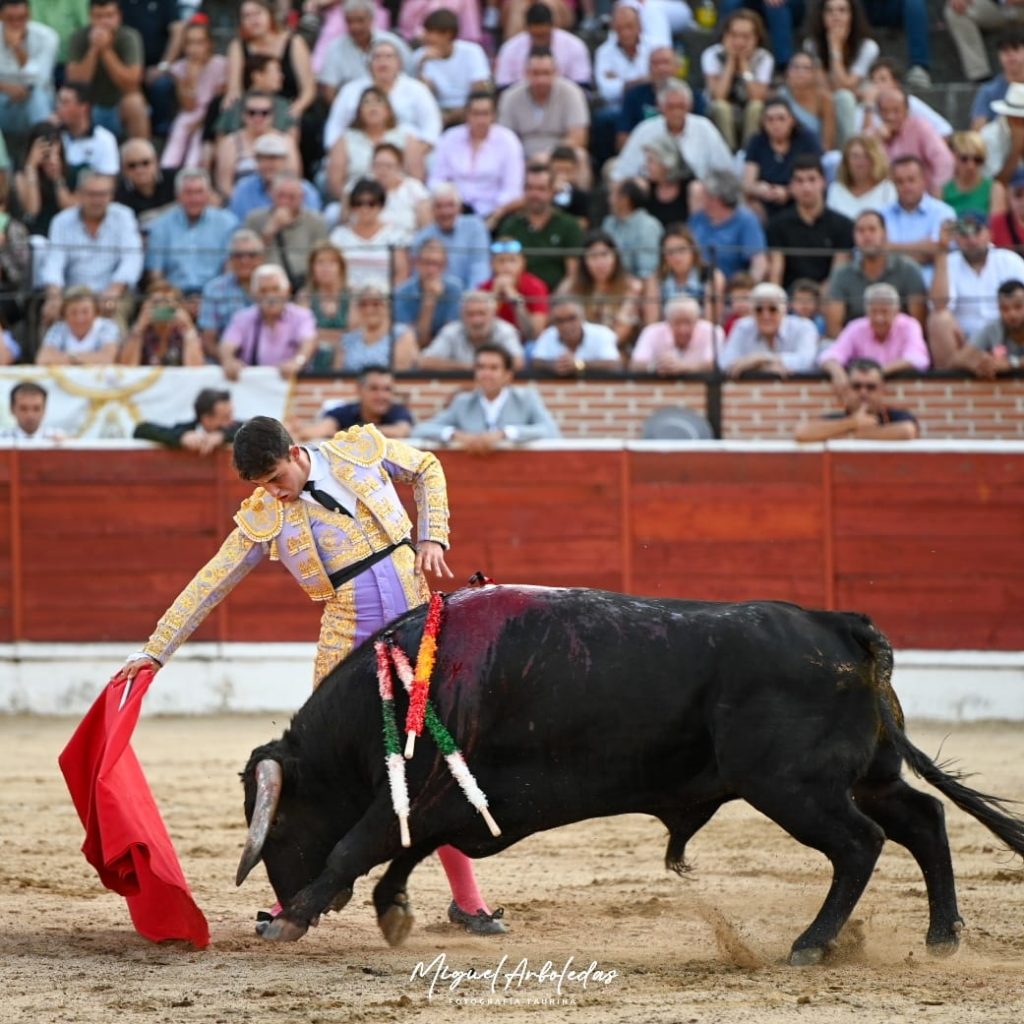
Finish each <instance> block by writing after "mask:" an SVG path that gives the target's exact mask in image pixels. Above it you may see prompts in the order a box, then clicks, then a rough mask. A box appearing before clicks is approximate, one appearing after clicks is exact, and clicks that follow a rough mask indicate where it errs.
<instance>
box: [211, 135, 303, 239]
mask: <svg viewBox="0 0 1024 1024" xmlns="http://www.w3.org/2000/svg"><path fill="white" fill-rule="evenodd" d="M293 145H294V144H293V143H291V141H290V140H289V139H288V138H287V137H286V136H284V135H282V134H280V133H279V132H267V134H266V135H261V136H260V137H259V138H258V139H257V140H256V144H255V145H254V146H253V148H252V151H253V154H254V155H255V157H256V170H255V171H254V172H253V173H252V174H246V175H245V176H244V177H242V178H239V179H238V181H237V182H236V184H235V189H234V191H233V192H232V193H231V203H230V207H229V209H230V210H231V212H232V213H233V214H234V215H235V216H236V217H237V218H238V219H239V220H240V221H242V222H243V223H244V222H245V219H246V217H248V216H249V214H250V213H252V212H253V210H260V209H263V208H265V207H271V206H273V205H274V203H273V199H272V198H271V194H270V193H271V190H272V188H273V184H274V179H275V178H278V177H280V176H281V175H282V174H283V173H284V172H285V171H287V170H289V167H288V158H289V156H291V155H292V150H291V148H290V147H292V146H293ZM301 180H302V205H303V208H304V209H307V210H316V211H319V210H320V209H321V208H322V206H323V203H322V201H321V199H320V193H319V192H317V190H316V189H315V188H314V187H313V186H312V185H311V184H310V183H309V182H308V181H306V180H305V178H303V179H301Z"/></svg>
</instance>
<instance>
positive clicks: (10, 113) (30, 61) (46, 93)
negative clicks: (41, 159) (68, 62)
mask: <svg viewBox="0 0 1024 1024" xmlns="http://www.w3.org/2000/svg"><path fill="white" fill-rule="evenodd" d="M36 2H37V3H38V2H39V0H36ZM29 18H30V10H29V0H5V2H4V4H3V6H2V7H0V23H2V24H3V31H2V32H0V79H2V80H0V131H2V132H5V133H7V134H11V133H14V134H16V135H27V134H28V133H29V131H30V130H31V128H32V125H34V124H36V123H37V122H39V121H45V120H48V119H49V117H50V115H51V114H52V113H53V68H54V64H55V63H56V61H57V50H58V49H59V47H60V38H59V37H58V35H57V33H56V32H54V30H53V29H52V28H50V27H49V26H48V25H44V24H42V22H39V21H30V20H29Z"/></svg>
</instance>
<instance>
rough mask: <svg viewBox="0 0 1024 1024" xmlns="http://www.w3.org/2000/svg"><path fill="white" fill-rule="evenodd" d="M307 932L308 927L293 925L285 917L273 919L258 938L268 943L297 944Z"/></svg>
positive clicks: (292, 922) (293, 923)
mask: <svg viewBox="0 0 1024 1024" xmlns="http://www.w3.org/2000/svg"><path fill="white" fill-rule="evenodd" d="M308 930H309V925H305V924H295V922H294V921H289V920H288V918H287V917H275V918H274V920H273V921H270V922H268V923H267V925H266V926H265V927H264V928H263V930H262V931H261V932H260V938H262V939H266V940H267V941H268V942H298V941H299V939H301V938H302V936H303V935H305V934H306V932H307V931H308Z"/></svg>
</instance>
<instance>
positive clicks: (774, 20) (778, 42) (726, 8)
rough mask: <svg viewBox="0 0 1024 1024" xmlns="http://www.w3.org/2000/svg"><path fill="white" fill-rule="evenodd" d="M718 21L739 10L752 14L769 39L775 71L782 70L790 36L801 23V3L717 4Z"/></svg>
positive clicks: (727, 0)
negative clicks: (755, 14)
mask: <svg viewBox="0 0 1024 1024" xmlns="http://www.w3.org/2000/svg"><path fill="white" fill-rule="evenodd" d="M717 7H718V17H719V20H722V19H725V18H728V16H729V15H730V14H732V13H733V12H735V11H738V10H740V9H741V8H749V9H750V10H752V11H756V12H757V14H758V16H759V17H760V18H761V19H762V22H763V24H764V25H765V27H766V29H767V34H768V36H769V38H770V44H771V51H772V53H773V54H774V56H775V61H776V63H777V64H778V66H779V68H785V67H786V65H787V64H788V63H789V62H790V60H791V59H792V56H793V36H794V32H795V31H796V30H797V29H798V28H799V27H800V25H801V23H802V22H803V20H804V3H803V0H778V2H777V3H776V2H773V0H720V2H719V3H718V5H717Z"/></svg>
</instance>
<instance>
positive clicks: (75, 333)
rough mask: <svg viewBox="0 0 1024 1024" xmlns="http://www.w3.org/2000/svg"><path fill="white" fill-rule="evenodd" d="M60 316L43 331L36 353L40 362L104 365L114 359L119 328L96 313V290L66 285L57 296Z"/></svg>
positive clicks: (49, 363) (46, 363)
mask: <svg viewBox="0 0 1024 1024" xmlns="http://www.w3.org/2000/svg"><path fill="white" fill-rule="evenodd" d="M58 301H59V303H60V319H59V320H58V321H57V322H56V323H55V324H53V325H52V326H51V327H50V328H49V329H48V330H47V332H46V334H44V335H43V343H42V345H40V347H39V352H38V354H37V355H36V362H37V363H38V364H39V365H40V366H68V365H70V366H79V365H86V364H89V363H98V364H101V365H103V366H108V365H110V364H111V363H113V362H114V361H115V360H116V359H117V350H118V346H119V345H120V343H121V329H120V328H119V327H118V326H117V324H116V323H114V321H113V320H108V319H107V318H106V317H103V316H100V304H99V300H98V298H97V296H96V294H95V293H94V292H93V291H92V290H91V289H89V288H86V287H84V286H81V285H79V286H76V287H72V288H68V289H67V290H66V291H65V292H64V294H63V296H62V297H60V298H59V300H58Z"/></svg>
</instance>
